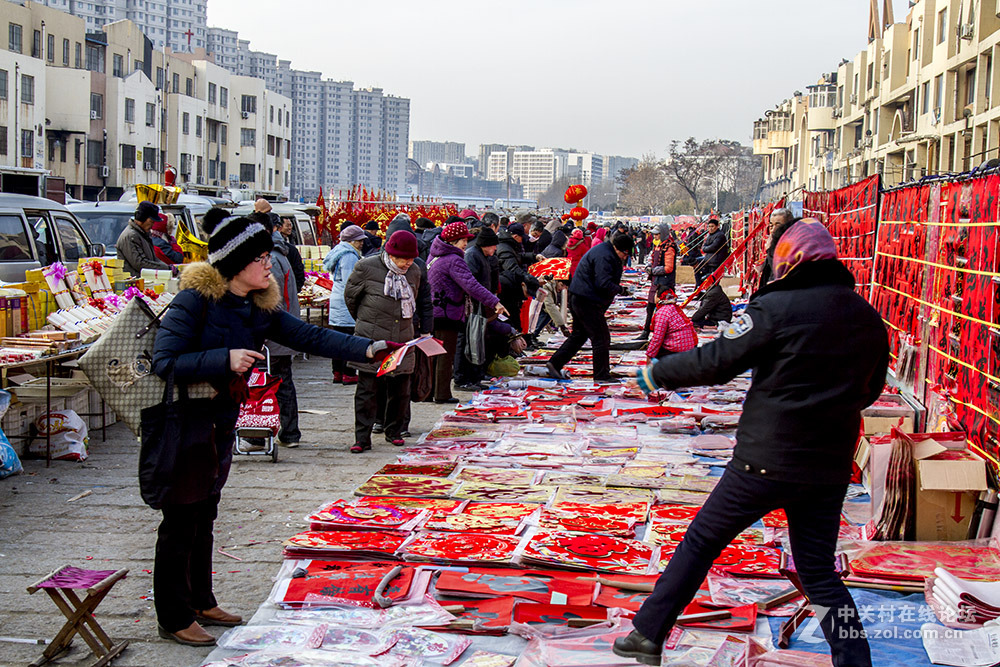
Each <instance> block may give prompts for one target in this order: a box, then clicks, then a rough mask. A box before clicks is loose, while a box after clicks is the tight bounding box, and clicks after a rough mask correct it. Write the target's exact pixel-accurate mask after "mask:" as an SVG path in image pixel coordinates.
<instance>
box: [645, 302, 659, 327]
mask: <svg viewBox="0 0 1000 667" xmlns="http://www.w3.org/2000/svg"><path fill="white" fill-rule="evenodd" d="M655 313H656V304H655V303H647V304H646V323H645V324H643V325H642V332H643V333H644V334H650V333H652V332H653V315H654V314H655Z"/></svg>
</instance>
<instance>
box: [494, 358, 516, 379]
mask: <svg viewBox="0 0 1000 667" xmlns="http://www.w3.org/2000/svg"><path fill="white" fill-rule="evenodd" d="M520 370H521V365H520V364H519V363H517V359H515V358H514V357H512V356H510V355H507V356H506V357H497V358H496V359H494V360H493V361H491V362H490V363H489V365H488V366H487V367H486V373H487V374H488V375H491V376H493V377H514V376H515V375H517V374H518V372H520Z"/></svg>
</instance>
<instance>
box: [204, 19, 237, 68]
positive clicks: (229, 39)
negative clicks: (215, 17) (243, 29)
mask: <svg viewBox="0 0 1000 667" xmlns="http://www.w3.org/2000/svg"><path fill="white" fill-rule="evenodd" d="M239 41H240V37H239V33H238V32H236V31H235V30H226V29H225V28H209V29H208V32H207V34H206V36H205V50H206V51H207V52H208V53H211V54H213V55H214V56H215V64H216V65H218V66H219V67H221V68H223V69H227V70H229V71H230V72H235V71H236V68H237V63H238V62H239V61H238V59H237V58H238V56H239Z"/></svg>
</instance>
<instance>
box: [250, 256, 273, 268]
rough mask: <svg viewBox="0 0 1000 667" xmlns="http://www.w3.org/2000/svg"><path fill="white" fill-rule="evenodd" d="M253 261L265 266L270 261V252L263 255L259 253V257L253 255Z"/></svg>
mask: <svg viewBox="0 0 1000 667" xmlns="http://www.w3.org/2000/svg"><path fill="white" fill-rule="evenodd" d="M253 261H255V262H257V263H259V264H263V265H264V266H267V265H268V264H270V263H271V253H267V254H265V255H261V256H260V257H254V258H253Z"/></svg>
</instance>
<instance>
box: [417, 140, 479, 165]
mask: <svg viewBox="0 0 1000 667" xmlns="http://www.w3.org/2000/svg"><path fill="white" fill-rule="evenodd" d="M409 157H410V158H411V159H412V160H413V161H414V162H416V163H417V164H419V165H421V166H423V165H425V164H427V163H428V162H440V163H444V164H462V163H464V162H465V144H463V143H460V142H457V141H411V142H410V153H409Z"/></svg>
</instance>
